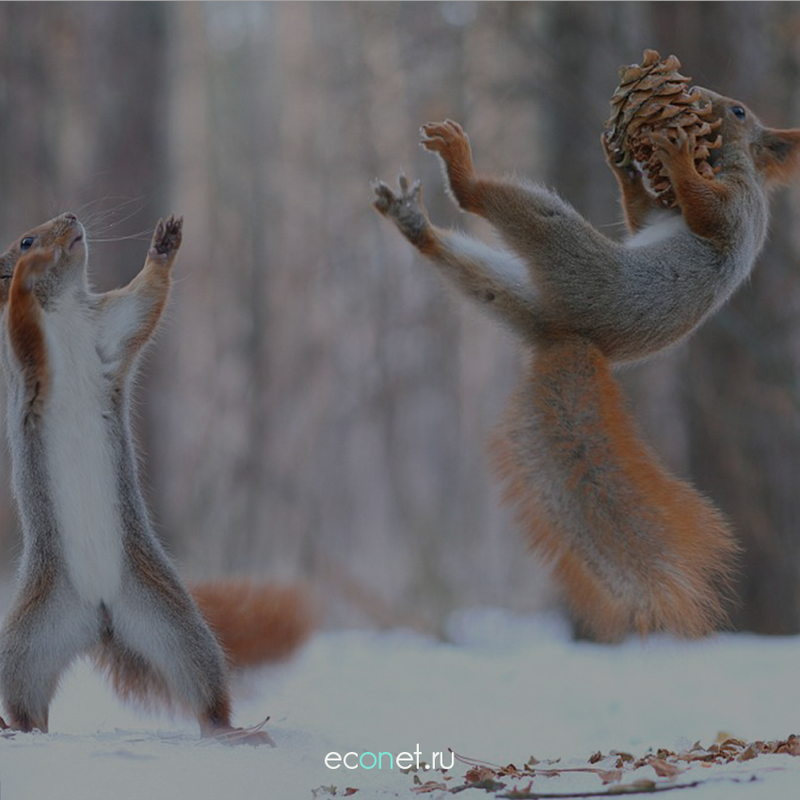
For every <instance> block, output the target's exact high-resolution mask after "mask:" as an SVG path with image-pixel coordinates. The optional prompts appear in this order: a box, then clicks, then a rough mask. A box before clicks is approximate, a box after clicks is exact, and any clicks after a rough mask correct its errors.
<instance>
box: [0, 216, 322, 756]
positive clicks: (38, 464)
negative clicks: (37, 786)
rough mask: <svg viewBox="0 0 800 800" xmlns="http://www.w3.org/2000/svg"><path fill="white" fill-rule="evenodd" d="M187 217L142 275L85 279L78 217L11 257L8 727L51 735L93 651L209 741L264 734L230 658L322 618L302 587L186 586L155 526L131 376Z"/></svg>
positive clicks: (165, 237) (0, 651)
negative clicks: (63, 684) (63, 694)
mask: <svg viewBox="0 0 800 800" xmlns="http://www.w3.org/2000/svg"><path fill="white" fill-rule="evenodd" d="M182 227H183V223H182V220H181V219H180V218H176V217H174V216H171V217H169V218H167V219H166V220H165V221H160V222H159V223H158V225H157V227H156V229H155V232H154V234H153V239H152V245H151V247H150V249H149V252H148V254H147V259H146V261H145V264H144V268H143V269H142V271H141V272H140V273H139V274H138V275H137V276H136V277H135V278H134V279H133V280H132V281H131V282H130V283H129V284H128V285H127V286H126V287H124V288H122V289H117V290H114V291H110V292H107V293H105V294H96V293H94V292H93V291H92V290H91V288H90V286H89V283H88V279H87V262H88V248H87V241H86V232H85V230H84V228H83V225H82V224H81V223H80V221H79V220H78V218H77V217H76V216H75V215H74V214H70V213H67V214H62V215H61V216H59V217H56V218H55V219H53V220H51V221H49V222H46V223H44V224H43V225H40V226H39V227H37V228H34V229H33V230H31V231H29V232H28V233H26V234H25V235H24V236H22V237H21V238H20V239H19V240H18V241H17V242H16V243H15V244H14V245H13V246H12V247H11V248H10V249H9V250H8V251H7V252H6V253H4V254H3V255H2V256H0V352H1V354H2V364H3V372H4V374H5V377H6V382H7V386H8V393H7V394H8V409H7V433H8V440H9V443H10V450H11V463H12V484H13V490H14V496H15V498H16V502H17V505H18V508H19V517H20V520H21V524H22V532H23V554H22V559H21V563H20V566H19V588H18V592H17V596H16V599H15V601H14V604H13V607H12V608H11V610H10V612H9V613H8V615H7V616H6V618H5V621H4V625H3V628H2V632H1V633H0V692H1V693H2V696H3V701H4V705H5V710H6V714H7V717H6V719H7V721H8V724H9V725H10V726H11V727H13V728H17V729H20V730H23V731H29V730H32V729H34V728H38V729H39V730H41V731H47V729H48V710H49V705H50V702H51V700H52V698H53V695H54V693H55V691H56V687H57V684H58V680H59V676H60V675H61V673H62V672H63V671H64V669H65V668H66V667H67V665H68V664H69V663H70V662H71V661H72V660H73V659H74V658H75V657H76V656H77V655H79V654H82V653H90V654H91V655H92V656H93V658H94V659H95V661H96V662H97V663H98V664H99V665H100V666H101V667H102V668H103V669H105V670H106V671H107V672H108V674H109V675H110V677H111V679H112V681H113V684H114V686H115V688H116V689H117V691H118V692H119V693H120V694H121V695H122V696H124V697H129V696H132V697H134V698H140V699H147V700H152V699H156V700H161V701H163V702H170V703H171V702H174V703H177V704H178V705H180V706H183V707H186V708H188V709H190V710H191V711H192V712H193V713H194V714H195V715H196V716H197V719H198V720H199V723H200V728H201V732H202V734H203V735H204V736H209V737H218V738H220V739H223V740H226V741H246V742H248V743H251V744H259V743H264V742H269V741H270V737H269V736H268V734H267V733H266V732H265V731H263V730H243V729H238V728H234V727H233V726H232V724H231V702H230V697H229V692H228V666H229V665H231V666H238V665H247V664H254V663H258V662H260V661H264V660H269V659H272V658H277V657H281V656H283V655H287V654H288V653H289V652H291V651H292V650H293V649H294V648H295V647H296V646H297V645H299V644H300V643H301V642H302V641H303V640H304V639H305V637H306V636H307V634H308V632H309V630H310V626H311V614H310V609H309V604H308V602H307V600H306V599H305V597H304V596H303V594H302V593H301V590H300V589H299V588H297V587H291V586H290V587H286V588H280V587H276V586H271V585H269V584H266V585H260V584H254V583H248V582H244V581H228V582H218V583H212V584H200V585H198V586H196V587H195V588H194V589H193V590H192V594H190V593H189V592H188V591H187V590H186V589H185V588H184V586H183V584H182V583H181V580H180V579H179V578H178V575H177V573H176V571H175V569H174V567H173V566H172V563H171V562H170V559H169V558H168V557H167V555H166V554H165V552H164V550H163V548H162V546H161V545H160V543H159V541H158V539H157V538H156V536H155V535H154V533H153V529H152V526H151V523H150V520H149V517H148V512H147V508H146V506H145V502H144V499H143V496H142V491H141V489H140V485H139V479H138V474H137V463H136V456H135V452H134V445H133V437H132V434H131V426H130V406H131V388H132V383H133V379H134V375H135V373H136V371H137V366H138V363H139V360H140V355H141V354H142V351H143V349H144V347H145V345H146V344H147V343H148V342H149V340H150V339H151V337H152V335H153V333H154V331H155V329H156V327H157V325H158V322H159V320H160V318H161V315H162V312H163V310H164V307H165V304H166V301H167V295H168V292H169V287H170V281H171V278H170V274H171V269H172V265H173V263H174V261H175V258H176V255H177V253H178V248H179V247H180V244H181V238H182ZM192 595H193V596H194V599H193V596H192ZM198 605H199V607H200V608H199V609H198ZM209 623H210V625H209ZM212 629H213V632H212ZM218 639H219V641H218ZM3 724H4V725H5V723H3Z"/></svg>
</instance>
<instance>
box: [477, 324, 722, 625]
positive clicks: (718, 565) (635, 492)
mask: <svg viewBox="0 0 800 800" xmlns="http://www.w3.org/2000/svg"><path fill="white" fill-rule="evenodd" d="M493 451H494V452H493V454H494V457H495V466H496V468H497V472H498V474H499V476H500V478H501V479H502V480H503V481H504V482H505V490H506V491H505V499H506V501H508V502H509V503H511V504H513V505H514V506H516V508H517V520H518V522H520V524H521V525H522V526H523V527H524V529H525V531H526V533H527V534H528V536H529V538H530V541H531V543H532V545H533V547H534V548H535V549H536V550H537V551H538V552H539V553H540V554H542V555H544V556H545V558H547V559H549V560H550V561H551V562H552V563H553V565H554V571H555V575H556V577H557V579H558V580H559V581H560V582H561V584H562V586H563V587H564V589H565V593H566V595H567V600H568V601H569V603H570V604H571V605H572V607H573V609H574V611H575V613H576V614H577V615H578V617H580V618H581V620H582V621H583V622H585V623H586V624H587V625H588V627H589V628H590V629H592V630H593V631H594V632H595V634H597V635H598V636H600V637H601V638H606V639H614V638H617V637H618V636H620V635H621V634H622V633H624V632H625V631H626V630H629V629H631V628H633V629H636V630H638V631H639V632H640V633H643V634H644V633H646V632H647V631H650V630H659V629H663V630H669V631H672V632H674V633H678V634H681V635H686V636H699V635H702V634H704V633H707V632H708V631H710V630H711V629H713V628H714V626H715V625H718V624H719V623H720V622H721V621H724V619H725V612H724V608H723V599H724V596H725V592H726V591H727V588H728V584H729V582H730V577H731V573H732V568H733V563H734V559H735V556H736V555H737V553H738V547H737V545H736V543H735V542H734V540H733V537H732V536H731V534H730V531H729V530H728V526H727V524H726V522H725V520H724V518H723V517H722V515H721V514H720V513H719V512H718V511H717V510H716V509H715V508H714V507H713V506H712V505H711V503H709V502H708V501H707V500H706V499H705V498H703V497H702V496H701V495H700V494H698V493H697V492H696V491H695V490H694V489H692V487H690V486H689V485H688V484H686V483H684V482H683V481H680V480H678V479H677V478H674V477H673V476H671V475H669V474H668V473H667V472H666V471H665V470H664V469H663V468H662V466H661V465H660V464H659V463H658V460H657V458H656V457H655V456H654V455H653V453H652V452H651V451H650V450H649V449H648V448H647V447H646V446H645V445H644V444H643V443H642V442H641V441H640V440H639V438H638V437H637V435H636V427H635V424H634V421H633V419H631V417H630V414H629V413H628V411H627V409H626V407H625V401H624V398H623V396H622V393H621V391H620V388H619V385H618V383H617V381H616V380H615V379H614V377H613V375H612V374H611V371H610V368H609V364H608V361H607V360H606V358H605V357H604V356H603V354H602V353H601V352H600V351H599V350H598V349H597V348H596V347H594V346H593V345H592V344H591V343H590V342H588V341H587V340H584V339H581V338H579V337H574V338H570V339H564V340H561V341H559V342H557V343H552V344H547V345H543V346H542V347H541V349H537V352H536V353H535V355H534V357H533V358H532V363H531V367H530V370H529V373H528V374H527V376H526V378H525V380H523V381H522V383H521V384H520V386H519V388H518V390H517V392H516V394H515V395H514V397H513V398H512V401H511V404H510V407H509V410H508V413H507V416H506V420H505V423H504V425H503V426H502V427H501V428H500V430H499V432H498V436H497V438H496V439H495V441H494V442H493Z"/></svg>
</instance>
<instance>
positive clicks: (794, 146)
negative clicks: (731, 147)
mask: <svg viewBox="0 0 800 800" xmlns="http://www.w3.org/2000/svg"><path fill="white" fill-rule="evenodd" d="M753 158H754V159H755V164H756V167H757V168H758V169H759V171H760V172H761V174H762V175H763V176H764V182H765V183H766V185H767V186H781V185H783V184H786V183H789V182H790V181H791V180H792V178H794V177H795V176H796V175H797V174H798V173H799V172H800V128H788V129H786V130H779V129H777V128H764V129H763V131H762V132H761V136H760V137H759V138H758V141H757V142H756V143H755V147H754V148H753Z"/></svg>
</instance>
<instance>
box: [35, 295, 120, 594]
mask: <svg viewBox="0 0 800 800" xmlns="http://www.w3.org/2000/svg"><path fill="white" fill-rule="evenodd" d="M45 318H46V331H47V345H48V352H49V355H50V359H49V361H50V371H51V381H52V382H51V387H50V392H51V394H50V397H49V398H48V400H47V403H46V410H45V414H44V417H45V419H44V423H45V425H44V432H45V437H44V440H45V448H46V454H47V455H46V458H47V468H48V473H49V474H48V477H49V483H50V486H51V488H52V492H53V502H54V511H55V515H56V523H57V525H58V530H59V534H60V536H61V538H62V544H63V549H64V558H65V561H66V566H67V571H68V573H69V577H70V579H71V581H72V584H73V586H74V588H75V589H76V591H77V592H78V594H79V595H80V596H81V597H82V598H83V599H85V600H88V601H90V602H97V603H99V602H103V601H105V602H109V601H110V600H111V599H113V598H114V597H115V595H116V594H117V592H118V591H119V586H120V581H121V575H122V541H121V524H120V519H119V512H118V503H117V485H116V481H115V479H114V473H115V471H114V459H113V453H112V447H111V442H110V441H109V437H108V432H107V431H106V427H105V424H104V420H103V412H104V410H105V409H104V401H103V398H104V391H103V377H102V364H101V362H100V357H99V356H98V354H97V349H96V344H95V331H94V326H93V325H92V320H90V319H88V318H87V317H86V316H85V312H83V311H82V310H81V309H80V306H79V305H78V303H77V302H75V301H74V300H73V299H72V298H68V297H64V298H62V301H61V302H60V303H59V308H58V310H56V311H54V312H52V313H48V314H46V315H45Z"/></svg>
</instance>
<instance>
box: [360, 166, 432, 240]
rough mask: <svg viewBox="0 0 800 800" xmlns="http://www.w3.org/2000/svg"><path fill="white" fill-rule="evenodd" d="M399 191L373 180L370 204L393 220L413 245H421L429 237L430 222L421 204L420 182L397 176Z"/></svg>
mask: <svg viewBox="0 0 800 800" xmlns="http://www.w3.org/2000/svg"><path fill="white" fill-rule="evenodd" d="M398 183H399V185H400V193H399V194H395V192H393V191H392V190H391V189H390V188H389V187H388V186H387V185H386V184H385V183H384V182H383V181H375V182H374V183H373V184H372V188H373V190H374V192H375V199H374V200H373V201H372V204H373V205H374V206H375V208H376V209H377V210H378V211H379V212H380V213H381V214H383V215H384V216H385V217H389V218H390V219H392V220H394V223H395V225H397V227H398V228H399V229H400V232H401V233H402V234H403V235H404V236H405V237H406V238H407V239H408V240H409V241H410V242H411V243H412V244H413V245H415V246H417V247H422V246H423V245H424V244H425V243H426V242H427V240H428V239H429V238H430V223H429V221H428V215H427V213H426V211H425V207H424V206H423V205H422V184H421V183H420V182H419V181H414V182H413V183H412V184H409V182H408V178H406V176H405V175H401V176H400V177H399V178H398Z"/></svg>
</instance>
